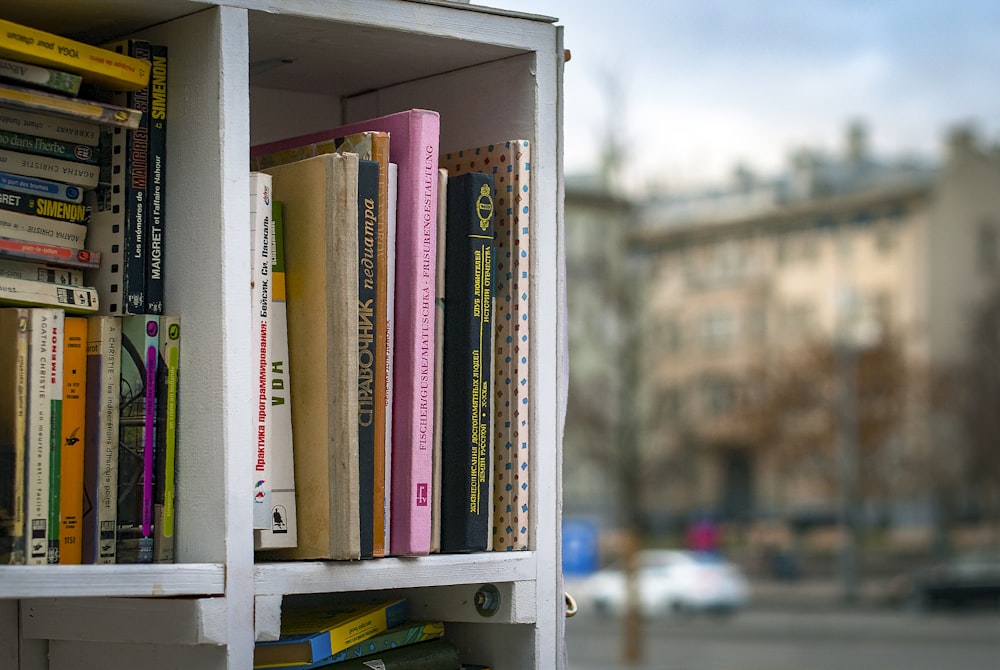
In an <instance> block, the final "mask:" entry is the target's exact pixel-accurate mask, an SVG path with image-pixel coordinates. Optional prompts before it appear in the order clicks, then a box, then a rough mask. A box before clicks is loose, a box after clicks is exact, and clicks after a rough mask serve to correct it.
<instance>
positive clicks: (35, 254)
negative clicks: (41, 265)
mask: <svg viewBox="0 0 1000 670" xmlns="http://www.w3.org/2000/svg"><path fill="white" fill-rule="evenodd" d="M0 257H4V258H14V259H20V260H31V261H42V262H46V263H51V264H53V265H58V266H60V267H70V268H81V269H88V270H90V269H94V268H96V267H98V266H100V264H101V252H99V251H91V250H89V249H74V248H73V247H64V246H60V245H58V244H44V243H40V242H25V241H24V240H15V239H11V238H9V237H0Z"/></svg>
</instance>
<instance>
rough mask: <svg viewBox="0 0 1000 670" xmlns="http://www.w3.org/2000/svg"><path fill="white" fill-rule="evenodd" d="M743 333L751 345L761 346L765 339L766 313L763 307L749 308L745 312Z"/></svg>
mask: <svg viewBox="0 0 1000 670" xmlns="http://www.w3.org/2000/svg"><path fill="white" fill-rule="evenodd" d="M744 332H745V333H746V337H747V340H748V341H749V342H750V343H751V344H761V343H763V342H764V341H765V339H766V337H767V313H766V312H765V311H764V308H763V307H751V308H750V309H748V310H747V312H746V317H745V322H744Z"/></svg>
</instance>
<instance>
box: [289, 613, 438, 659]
mask: <svg viewBox="0 0 1000 670" xmlns="http://www.w3.org/2000/svg"><path fill="white" fill-rule="evenodd" d="M442 637H444V623H443V622H441V621H407V622H406V623H403V624H400V625H398V626H395V627H393V628H389V629H387V630H386V631H385V632H384V633H379V634H378V635H376V636H374V637H370V638H368V639H367V640H364V641H362V642H358V643H356V644H354V645H352V646H350V647H346V648H345V649H341V650H340V651H338V652H336V653H334V654H333V655H332V656H328V657H326V658H324V659H321V660H320V661H318V662H316V663H315V664H313V665H308V666H305V667H304V668H302V669H301V670H311V669H312V668H322V667H326V666H328V665H333V664H334V663H341V662H343V661H349V660H353V659H357V658H365V657H367V656H373V655H377V654H382V653H385V652H387V651H391V650H392V649H397V648H399V647H405V646H407V645H411V644H417V643H419V642H427V641H429V640H437V639H440V638H442ZM286 667H288V666H286ZM376 667H377V666H376Z"/></svg>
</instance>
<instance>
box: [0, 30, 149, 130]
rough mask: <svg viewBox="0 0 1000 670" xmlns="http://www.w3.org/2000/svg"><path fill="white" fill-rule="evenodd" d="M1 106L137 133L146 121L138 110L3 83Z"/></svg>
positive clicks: (0, 93)
mask: <svg viewBox="0 0 1000 670" xmlns="http://www.w3.org/2000/svg"><path fill="white" fill-rule="evenodd" d="M0 21H2V19H0ZM0 105H3V106H4V107H12V108H14V109H21V110H25V111H28V112H35V113H38V114H51V115H53V116H60V117H65V118H68V119H71V120H79V121H87V122H91V123H97V124H100V125H103V126H113V127H116V128H128V129H135V128H138V127H139V123H140V122H141V120H142V112H141V111H139V110H138V109H131V108H129V107H124V106H122V105H114V104H111V103H108V102H97V101H96V100H88V99H86V98H67V97H65V96H62V95H56V94H54V93H46V92H45V91H35V90H32V89H30V88H24V87H22V86H14V85H12V84H4V83H0Z"/></svg>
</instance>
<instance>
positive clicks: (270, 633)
mask: <svg viewBox="0 0 1000 670" xmlns="http://www.w3.org/2000/svg"><path fill="white" fill-rule="evenodd" d="M281 600H282V596H281V595H271V596H263V595H257V596H255V597H254V605H253V609H254V621H253V625H254V640H255V641H256V642H267V641H269V640H277V639H278V638H279V637H281Z"/></svg>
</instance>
